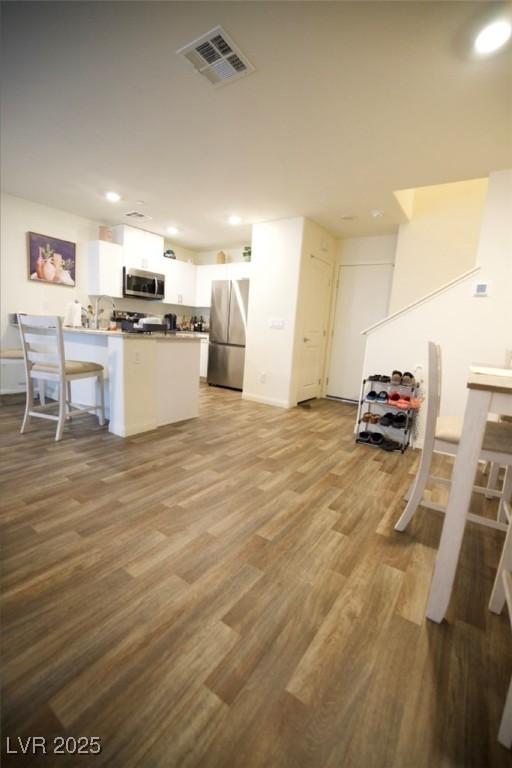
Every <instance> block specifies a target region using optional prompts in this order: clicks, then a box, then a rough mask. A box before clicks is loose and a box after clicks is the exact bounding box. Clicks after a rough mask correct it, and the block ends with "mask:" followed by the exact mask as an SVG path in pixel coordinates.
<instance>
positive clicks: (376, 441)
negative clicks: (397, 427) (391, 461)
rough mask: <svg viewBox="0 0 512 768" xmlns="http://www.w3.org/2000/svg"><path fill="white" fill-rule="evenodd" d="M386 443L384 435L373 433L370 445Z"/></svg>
mask: <svg viewBox="0 0 512 768" xmlns="http://www.w3.org/2000/svg"><path fill="white" fill-rule="evenodd" d="M383 441H384V435H382V434H381V433H380V432H372V433H371V435H370V443H371V444H372V445H382V442H383Z"/></svg>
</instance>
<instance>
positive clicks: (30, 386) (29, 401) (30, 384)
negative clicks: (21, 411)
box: [20, 376, 34, 435]
mask: <svg viewBox="0 0 512 768" xmlns="http://www.w3.org/2000/svg"><path fill="white" fill-rule="evenodd" d="M33 407H34V381H33V379H32V378H31V377H30V376H29V377H28V381H27V396H26V399H25V415H24V416H23V421H22V423H21V429H20V432H21V434H22V435H23V434H24V432H25V430H26V428H27V427H28V422H29V420H30V411H31V410H32V408H33Z"/></svg>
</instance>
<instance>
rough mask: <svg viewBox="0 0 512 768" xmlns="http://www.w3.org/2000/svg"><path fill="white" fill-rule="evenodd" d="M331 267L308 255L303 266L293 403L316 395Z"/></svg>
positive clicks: (321, 364) (324, 342) (327, 309)
mask: <svg viewBox="0 0 512 768" xmlns="http://www.w3.org/2000/svg"><path fill="white" fill-rule="evenodd" d="M331 272H332V267H331V265H330V264H329V263H327V262H326V261H323V259H320V258H317V257H316V256H310V257H309V259H308V260H307V262H306V264H305V265H304V279H303V281H302V283H301V295H300V312H301V328H302V335H301V338H300V357H299V376H298V390H297V402H299V403H300V402H301V401H303V400H310V399H311V398H313V397H318V396H319V395H320V392H321V385H322V368H323V361H324V354H325V345H326V341H327V322H328V315H329V298H330V286H331Z"/></svg>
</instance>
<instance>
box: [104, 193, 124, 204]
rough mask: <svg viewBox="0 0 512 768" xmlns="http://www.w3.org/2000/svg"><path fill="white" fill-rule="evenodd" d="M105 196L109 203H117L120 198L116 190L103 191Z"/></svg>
mask: <svg viewBox="0 0 512 768" xmlns="http://www.w3.org/2000/svg"><path fill="white" fill-rule="evenodd" d="M105 197H106V198H107V200H108V201H109V203H118V202H119V201H120V199H121V195H118V194H117V192H105Z"/></svg>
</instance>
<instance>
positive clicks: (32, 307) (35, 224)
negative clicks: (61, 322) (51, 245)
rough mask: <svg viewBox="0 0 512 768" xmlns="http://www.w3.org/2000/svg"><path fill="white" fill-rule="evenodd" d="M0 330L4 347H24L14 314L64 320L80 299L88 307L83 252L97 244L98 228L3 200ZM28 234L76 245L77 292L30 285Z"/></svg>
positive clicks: (13, 199) (42, 208)
mask: <svg viewBox="0 0 512 768" xmlns="http://www.w3.org/2000/svg"><path fill="white" fill-rule="evenodd" d="M1 204H2V209H1V224H2V227H1V229H2V232H1V283H2V288H1V303H2V306H1V319H0V322H1V329H2V345H5V346H16V347H18V346H19V345H20V343H19V337H18V331H17V329H16V328H9V326H8V323H7V316H8V314H9V313H11V312H32V313H34V314H56V315H63V314H64V311H65V308H66V305H67V304H68V303H69V302H70V301H72V300H73V299H74V298H77V299H78V300H79V301H80V302H81V303H82V304H87V301H88V295H87V264H86V260H85V255H84V246H85V243H86V242H87V241H88V240H93V239H97V237H98V226H99V225H98V223H97V222H94V221H89V220H88V219H83V218H81V217H80V216H75V215H73V214H71V213H65V212H64V211H59V210H56V209H54V208H49V207H47V206H45V205H40V204H38V203H33V202H30V201H29V200H24V199H22V198H19V197H13V196H11V195H2V198H1ZM27 232H38V233H40V234H42V235H49V236H50V237H57V238H62V239H63V240H70V241H72V242H74V243H76V287H74V288H70V287H67V286H62V285H51V284H50V283H39V282H35V281H32V280H29V279H28V244H27Z"/></svg>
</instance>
